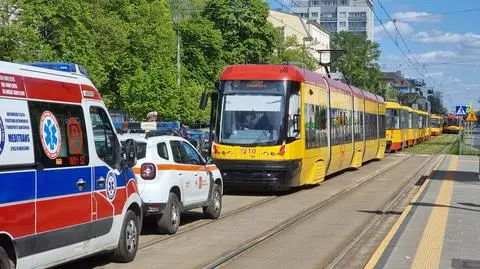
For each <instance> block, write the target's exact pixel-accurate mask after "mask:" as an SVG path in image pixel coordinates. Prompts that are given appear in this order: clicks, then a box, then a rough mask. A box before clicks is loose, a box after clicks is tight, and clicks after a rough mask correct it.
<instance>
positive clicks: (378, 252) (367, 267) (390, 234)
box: [364, 155, 458, 269]
mask: <svg viewBox="0 0 480 269" xmlns="http://www.w3.org/2000/svg"><path fill="white" fill-rule="evenodd" d="M444 157H445V155H443V157H442V158H440V161H439V162H438V163H437V164H436V165H435V167H434V168H433V170H438V168H439V167H440V165H441V164H442V162H443V161H444V159H445V158H444ZM454 158H456V161H455V168H456V167H457V163H458V157H457V156H454ZM452 163H453V160H451V161H450V165H449V171H450V168H451V166H452ZM448 174H450V172H448ZM429 181H430V179H429V178H428V179H427V180H426V181H425V182H424V183H423V185H422V186H421V187H420V189H419V190H418V192H417V193H416V194H415V196H414V197H413V198H412V200H411V202H410V203H409V205H408V206H407V207H406V208H405V210H403V212H402V214H401V215H400V217H399V218H398V219H397V221H396V222H395V224H394V225H393V227H392V229H390V231H389V232H388V234H387V235H386V236H385V238H384V239H383V241H382V242H381V243H380V245H379V246H378V248H377V250H376V251H375V253H374V254H373V255H372V257H371V258H370V260H369V261H368V263H367V264H366V265H365V267H364V268H365V269H373V268H375V267H376V265H377V263H378V262H379V260H380V258H381V257H382V254H383V253H384V252H385V249H386V248H387V247H388V244H389V243H390V241H391V240H392V239H393V237H394V236H395V234H396V233H397V231H398V229H399V228H400V226H401V225H402V223H403V222H404V220H405V218H406V217H407V216H408V214H409V213H410V211H411V210H412V207H413V205H414V204H415V203H416V202H417V201H418V199H419V197H420V196H421V195H422V194H423V192H424V191H425V188H426V186H428V182H429ZM447 181H451V180H447ZM452 183H453V182H452ZM450 197H451V193H450ZM447 213H448V211H447ZM444 231H445V227H444V229H443V232H444ZM442 241H443V236H442ZM439 251H440V252H441V248H440V250H439ZM424 268H430V267H424ZM437 268H438V266H437Z"/></svg>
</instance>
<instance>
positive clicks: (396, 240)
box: [365, 155, 480, 269]
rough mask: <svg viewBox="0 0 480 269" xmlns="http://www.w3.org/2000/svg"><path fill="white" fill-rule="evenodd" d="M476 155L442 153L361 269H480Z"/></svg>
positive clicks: (479, 217)
mask: <svg viewBox="0 0 480 269" xmlns="http://www.w3.org/2000/svg"><path fill="white" fill-rule="evenodd" d="M478 172H479V159H478V157H477V156H453V155H446V156H445V158H444V159H443V162H442V163H441V164H440V165H439V166H437V167H436V168H434V171H433V172H432V174H431V175H430V177H429V178H428V179H426V181H425V183H424V184H423V185H422V187H421V188H420V189H419V191H418V192H417V194H416V195H415V196H414V197H413V199H412V201H411V202H410V204H409V205H408V206H407V207H406V209H405V210H404V211H403V212H402V214H401V215H400V217H399V218H398V220H397V222H396V223H395V224H394V225H393V227H392V229H391V230H390V231H389V233H388V234H387V236H386V237H385V239H384V240H383V241H382V243H381V244H380V246H379V247H378V249H377V250H376V251H375V253H374V254H373V256H372V257H371V259H370V260H369V262H368V264H367V265H366V266H365V268H395V269H396V268H400V269H401V268H419V269H420V268H421V269H434V268H454V269H462V268H480V179H479V174H478Z"/></svg>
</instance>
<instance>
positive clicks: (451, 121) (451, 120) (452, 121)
mask: <svg viewBox="0 0 480 269" xmlns="http://www.w3.org/2000/svg"><path fill="white" fill-rule="evenodd" d="M447 124H448V126H458V119H457V118H450V117H449V118H448V120H447Z"/></svg>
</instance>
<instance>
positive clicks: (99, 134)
mask: <svg viewBox="0 0 480 269" xmlns="http://www.w3.org/2000/svg"><path fill="white" fill-rule="evenodd" d="M90 119H91V121H92V128H93V138H94V140H95V150H96V151H97V155H98V157H99V158H100V159H102V160H103V161H104V162H105V163H107V164H108V165H110V166H112V167H113V166H115V165H116V164H117V162H118V161H119V159H120V158H118V156H117V155H118V149H119V147H120V145H119V142H118V141H117V139H116V136H115V131H114V129H113V127H112V125H111V123H110V120H109V118H108V114H107V113H106V112H105V110H104V109H103V108H100V107H90Z"/></svg>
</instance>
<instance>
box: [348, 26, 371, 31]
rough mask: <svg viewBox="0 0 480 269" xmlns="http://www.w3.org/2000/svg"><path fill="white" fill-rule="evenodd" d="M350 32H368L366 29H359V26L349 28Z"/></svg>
mask: <svg viewBox="0 0 480 269" xmlns="http://www.w3.org/2000/svg"><path fill="white" fill-rule="evenodd" d="M348 31H367V28H366V27H358V26H355V27H348Z"/></svg>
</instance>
